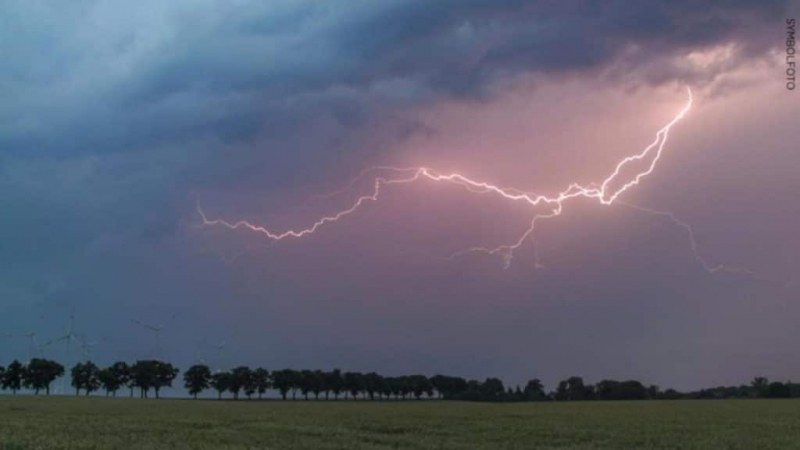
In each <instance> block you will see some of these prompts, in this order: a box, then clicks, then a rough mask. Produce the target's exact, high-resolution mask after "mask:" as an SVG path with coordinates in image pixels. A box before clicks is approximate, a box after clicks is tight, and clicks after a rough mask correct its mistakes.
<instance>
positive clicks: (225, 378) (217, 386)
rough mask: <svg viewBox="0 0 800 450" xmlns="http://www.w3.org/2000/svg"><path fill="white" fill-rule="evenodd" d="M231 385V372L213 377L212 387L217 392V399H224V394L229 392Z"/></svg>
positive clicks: (220, 373)
mask: <svg viewBox="0 0 800 450" xmlns="http://www.w3.org/2000/svg"><path fill="white" fill-rule="evenodd" d="M230 383H231V374H230V373H229V372H217V373H215V374H214V375H211V387H212V388H214V390H215V391H217V398H218V399H222V393H223V392H225V391H227V390H228V386H229V385H230Z"/></svg>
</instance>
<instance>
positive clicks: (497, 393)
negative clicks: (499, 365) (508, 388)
mask: <svg viewBox="0 0 800 450" xmlns="http://www.w3.org/2000/svg"><path fill="white" fill-rule="evenodd" d="M480 392H481V398H482V400H488V401H499V400H502V399H503V393H504V392H505V389H504V387H503V382H502V381H500V379H499V378H487V379H486V380H485V381H484V382H483V384H481V387H480Z"/></svg>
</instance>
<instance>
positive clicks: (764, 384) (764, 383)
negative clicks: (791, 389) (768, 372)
mask: <svg viewBox="0 0 800 450" xmlns="http://www.w3.org/2000/svg"><path fill="white" fill-rule="evenodd" d="M750 386H752V388H753V391H754V392H755V395H756V396H757V397H766V396H767V393H768V391H769V380H768V379H766V378H765V377H755V378H753V381H751V382H750Z"/></svg>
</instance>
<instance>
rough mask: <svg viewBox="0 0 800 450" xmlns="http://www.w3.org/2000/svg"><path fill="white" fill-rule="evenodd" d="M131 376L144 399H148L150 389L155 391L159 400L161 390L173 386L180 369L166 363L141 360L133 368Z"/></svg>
mask: <svg viewBox="0 0 800 450" xmlns="http://www.w3.org/2000/svg"><path fill="white" fill-rule="evenodd" d="M130 375H131V379H132V380H133V384H134V386H136V387H138V388H139V389H140V396H141V397H142V398H147V394H148V393H149V392H150V389H153V390H154V391H155V393H156V398H159V396H160V393H161V388H164V387H168V386H172V381H173V380H174V379H175V377H176V376H177V375H178V369H177V368H176V367H174V366H173V365H172V364H170V363H168V362H164V361H158V360H153V359H148V360H139V361H136V363H135V364H134V365H133V366H131V368H130Z"/></svg>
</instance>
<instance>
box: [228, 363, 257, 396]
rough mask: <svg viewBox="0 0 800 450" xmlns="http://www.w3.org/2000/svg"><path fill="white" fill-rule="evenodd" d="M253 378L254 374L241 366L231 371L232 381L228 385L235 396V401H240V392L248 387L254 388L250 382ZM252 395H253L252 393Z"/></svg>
mask: <svg viewBox="0 0 800 450" xmlns="http://www.w3.org/2000/svg"><path fill="white" fill-rule="evenodd" d="M252 376H253V372H252V371H251V370H250V368H249V367H246V366H239V367H236V368H234V369H233V370H231V380H230V383H229V384H228V390H229V391H230V392H231V393H232V394H233V399H234V400H239V391H241V390H242V389H243V388H245V387H246V386H248V385H251V386H252V382H251V380H250V378H251V377H252ZM250 395H252V392H251V393H250Z"/></svg>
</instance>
